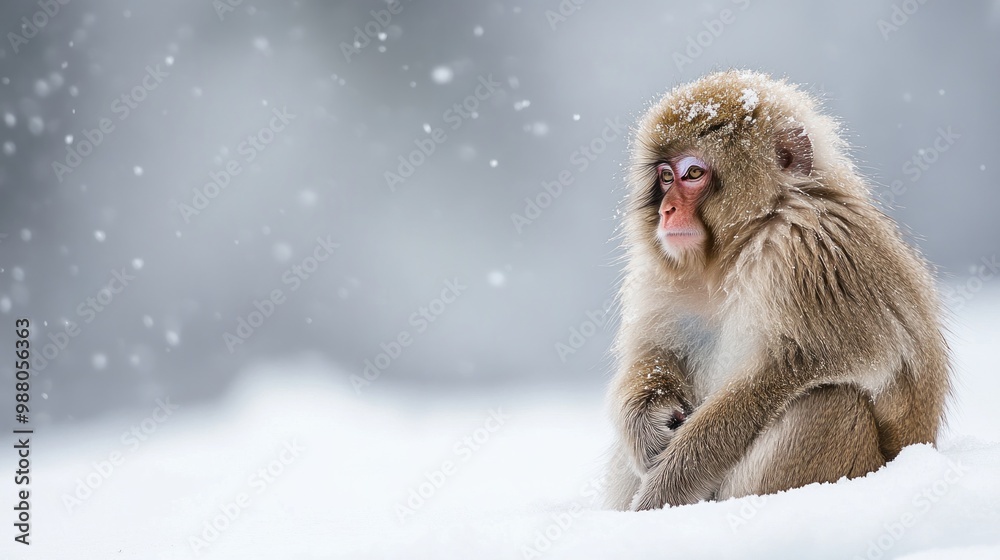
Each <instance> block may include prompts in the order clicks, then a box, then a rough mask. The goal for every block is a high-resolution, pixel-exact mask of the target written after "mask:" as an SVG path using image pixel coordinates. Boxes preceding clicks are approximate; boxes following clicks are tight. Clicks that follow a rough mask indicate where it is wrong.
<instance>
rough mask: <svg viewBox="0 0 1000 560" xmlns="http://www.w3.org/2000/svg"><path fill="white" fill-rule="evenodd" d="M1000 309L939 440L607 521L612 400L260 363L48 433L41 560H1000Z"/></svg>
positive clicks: (41, 491) (35, 535)
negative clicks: (415, 386)
mask: <svg viewBox="0 0 1000 560" xmlns="http://www.w3.org/2000/svg"><path fill="white" fill-rule="evenodd" d="M998 310H1000V294H997V293H991V292H986V291H984V292H980V293H978V294H975V299H974V300H972V301H971V302H970V305H967V306H965V308H964V309H961V310H959V311H958V312H956V316H955V319H954V320H953V321H952V324H951V325H950V329H949V330H950V333H951V334H950V337H951V345H952V348H953V349H954V351H955V356H956V373H957V376H958V383H957V385H956V388H955V398H954V401H953V403H952V414H951V417H950V422H949V427H948V428H947V430H946V431H945V433H944V434H943V437H942V441H941V443H940V445H939V448H938V449H934V448H932V447H930V446H914V447H910V448H906V449H904V451H903V452H902V453H901V454H900V456H899V457H898V458H897V459H896V460H895V461H893V462H891V463H890V464H889V465H887V466H886V467H885V468H883V469H881V470H879V471H878V472H875V473H872V474H869V475H868V476H866V477H863V478H860V479H855V480H851V481H848V480H842V481H839V482H837V483H834V484H814V485H810V486H807V487H804V488H800V489H796V490H792V491H789V492H785V493H781V494H777V495H773V496H766V497H748V498H743V499H739V500H729V501H725V502H717V503H701V504H696V505H693V506H686V507H679V508H669V509H665V510H659V511H651V512H642V513H628V512H612V511H603V510H602V509H601V508H600V501H599V492H598V491H599V489H600V488H601V487H602V485H603V481H602V479H601V472H602V468H603V462H604V459H605V451H606V449H607V445H608V442H609V441H610V438H611V433H610V429H609V426H608V425H607V422H606V421H605V416H604V414H603V409H602V395H601V394H600V391H598V390H596V388H593V387H591V388H580V389H577V390H569V391H567V390H566V389H565V388H561V389H556V388H553V389H538V388H534V389H531V390H530V391H529V390H525V389H523V388H510V389H505V390H490V391H479V392H475V393H447V392H446V393H441V392H429V391H420V392H408V391H402V390H399V389H395V388H392V387H390V386H388V385H389V382H388V381H384V380H381V379H380V380H377V381H376V382H374V383H373V384H372V386H371V387H368V388H367V389H366V391H365V392H364V393H363V394H362V395H357V394H355V393H354V392H353V390H352V389H351V387H350V384H349V383H348V382H347V378H346V376H345V375H344V374H343V373H342V372H341V373H337V372H336V371H331V370H332V368H331V366H329V365H324V364H318V363H314V362H293V363H280V364H277V363H272V364H261V365H259V366H258V367H256V368H254V369H252V370H251V371H248V372H247V375H246V376H245V377H244V378H243V380H242V381H241V382H240V383H239V385H238V386H237V387H235V388H234V389H233V390H232V391H231V392H230V393H229V395H228V396H227V397H226V399H225V400H224V401H223V402H221V403H184V402H176V401H174V400H172V399H167V400H166V402H163V401H161V402H160V403H157V402H154V401H152V400H150V404H149V406H148V408H147V409H144V410H139V411H135V412H133V413H131V414H128V415H116V416H110V417H107V418H104V419H103V420H101V421H97V422H91V423H87V424H84V425H80V426H76V427H61V428H60V429H58V430H54V431H52V432H51V433H47V434H44V435H41V434H39V436H38V437H37V439H35V440H33V442H34V445H35V447H34V448H33V450H32V453H33V458H34V462H33V464H32V468H33V469H34V473H35V476H34V478H33V486H32V496H33V501H32V508H33V512H34V517H33V531H32V539H33V541H34V544H33V545H32V552H33V556H32V557H35V558H83V559H89V558H95V559H96V558H158V559H166V558H241V559H242V558H291V559H296V558H406V559H421V558H427V559H448V558H456V559H467V558H476V559H491V558H552V559H557V558H573V559H579V558H638V557H677V558H765V557H766V558H907V559H919V560H929V559H944V558H948V559H953V558H984V559H985V558H991V559H993V558H1000V443H998V442H1000V407H997V406H995V399H996V395H997V394H998V390H1000V378H998V376H997V375H996V370H995V363H996V361H995V359H994V356H995V349H996V345H997V342H998V341H1000V324H998V322H997V321H996V316H997V311H998ZM147 326H148V325H147ZM430 395H434V396H433V397H432V396H430ZM162 405H165V406H163V407H162V408H161V406H162ZM175 406H176V409H175V408H174V407H175ZM135 434H139V435H141V436H142V437H141V438H139V437H136V436H135ZM113 460H114V462H113V463H112V461H113ZM88 484H89V486H88ZM91 487H93V488H91ZM74 492H79V494H77V496H78V499H79V500H80V501H79V503H77V504H74V505H72V507H71V508H69V509H71V511H70V510H69V509H68V508H67V505H66V504H67V500H69V498H68V497H70V496H72V495H73V493H74ZM88 493H89V494H88ZM227 515H228V517H227ZM230 518H231V519H230ZM213 522H214V523H215V524H216V526H217V527H219V528H220V530H216V529H212V528H210V524H211V523H213ZM197 539H201V540H197ZM192 543H194V544H192ZM194 546H197V547H200V548H199V551H198V552H199V553H198V554H196V553H195V551H194V549H193V547H194Z"/></svg>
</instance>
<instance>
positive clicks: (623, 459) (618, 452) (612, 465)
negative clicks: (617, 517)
mask: <svg viewBox="0 0 1000 560" xmlns="http://www.w3.org/2000/svg"><path fill="white" fill-rule="evenodd" d="M605 476H606V477H607V478H605V480H607V488H606V489H605V493H604V507H606V508H609V509H616V510H618V511H628V508H629V505H630V504H631V503H632V498H633V497H635V493H636V492H638V491H639V475H638V474H636V472H635V470H634V469H633V467H632V459H631V457H629V454H628V451H627V450H626V449H625V447H624V446H623V445H621V444H618V445H617V446H616V447H615V450H614V455H612V457H611V461H610V462H609V463H608V472H607V473H605Z"/></svg>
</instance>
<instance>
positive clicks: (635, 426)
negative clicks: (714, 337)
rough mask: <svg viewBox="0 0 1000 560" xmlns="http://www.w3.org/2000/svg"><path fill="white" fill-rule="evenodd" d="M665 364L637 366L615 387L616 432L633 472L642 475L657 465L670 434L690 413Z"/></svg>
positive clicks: (656, 361)
mask: <svg viewBox="0 0 1000 560" xmlns="http://www.w3.org/2000/svg"><path fill="white" fill-rule="evenodd" d="M668 366H669V364H668V363H667V361H666V360H663V359H659V358H650V359H645V360H642V361H639V362H637V363H636V364H635V365H633V366H632V367H631V368H629V370H628V371H627V372H625V373H624V376H623V377H624V379H620V380H619V383H618V387H617V392H616V394H617V399H618V403H617V404H618V410H617V417H618V418H617V420H618V428H619V431H620V436H621V438H622V442H623V443H624V446H625V449H627V450H628V452H629V455H630V458H631V460H632V466H633V469H634V470H635V471H636V472H637V473H639V474H642V473H645V472H647V471H648V470H649V469H650V468H652V467H653V466H654V465H655V464H656V463H657V458H658V456H659V455H660V454H661V453H662V452H663V451H664V450H665V449H666V448H667V445H668V444H669V443H670V440H671V439H672V438H673V437H674V432H675V431H676V430H677V428H679V427H680V426H681V425H682V424H683V423H684V421H685V420H686V419H687V417H688V415H689V414H690V413H691V405H690V404H688V402H687V400H686V399H685V398H684V396H683V395H682V394H681V389H680V382H679V378H678V377H677V376H676V375H675V374H673V371H672V368H669V367H668Z"/></svg>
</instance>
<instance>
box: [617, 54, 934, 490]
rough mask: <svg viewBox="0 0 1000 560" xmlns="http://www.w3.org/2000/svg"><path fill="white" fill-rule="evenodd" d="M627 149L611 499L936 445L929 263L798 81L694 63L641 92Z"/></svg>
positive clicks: (840, 467) (843, 467) (729, 486)
mask: <svg viewBox="0 0 1000 560" xmlns="http://www.w3.org/2000/svg"><path fill="white" fill-rule="evenodd" d="M631 150H632V154H631V159H632V161H631V169H630V172H629V178H628V193H627V195H626V198H625V202H624V204H625V205H626V206H625V211H624V218H623V224H622V236H623V239H624V248H625V257H626V263H627V264H626V267H625V274H624V279H623V283H622V287H621V292H620V304H621V314H622V317H621V326H620V330H619V332H618V335H617V339H616V342H615V346H614V348H615V355H616V357H617V359H618V362H619V369H618V371H617V373H616V375H615V378H614V380H613V381H612V384H611V387H610V402H611V407H612V412H613V418H614V424H615V429H616V432H617V436H618V437H617V443H616V448H615V450H614V456H613V459H612V465H611V467H612V468H611V476H612V484H611V486H610V491H609V496H608V498H609V506H611V507H614V508H617V509H623V510H624V509H632V510H646V509H653V508H660V507H664V506H666V505H673V506H677V505H682V504H690V503H694V502H697V501H699V500H711V499H725V498H729V497H739V496H745V495H750V494H767V493H774V492H777V491H780V490H787V489H790V488H796V487H799V486H803V485H806V484H809V483H812V482H829V481H835V480H838V479H840V478H841V477H845V476H846V477H848V478H852V477H857V476H862V475H864V474H866V473H869V472H871V471H874V470H876V469H878V468H879V467H881V466H882V465H884V464H885V463H886V461H890V460H892V459H893V458H894V457H895V456H896V455H897V454H898V453H899V451H900V449H901V448H902V447H904V446H906V445H910V444H915V443H934V441H935V438H936V436H937V431H938V426H939V424H940V423H941V420H942V414H943V409H944V400H945V396H946V394H947V392H948V389H949V381H948V377H949V364H948V360H949V356H948V348H947V345H946V342H945V340H944V337H943V334H942V330H941V324H940V311H939V303H938V300H937V295H936V290H935V285H934V281H933V278H932V275H931V273H930V271H929V269H928V265H927V263H926V262H925V261H924V260H923V259H922V258H921V257H920V255H919V254H918V253H917V252H916V251H915V250H914V249H911V248H910V247H909V246H907V245H906V243H905V242H904V241H903V240H902V237H901V235H900V233H899V231H898V229H897V227H896V225H895V224H894V223H893V222H892V220H890V219H889V218H888V217H887V216H886V215H884V214H882V213H881V212H880V211H879V210H878V209H877V208H876V206H874V205H873V203H872V201H871V197H870V196H869V192H868V187H867V184H866V182H865V179H864V178H863V177H861V176H860V175H859V174H858V172H857V170H856V169H855V167H854V165H853V164H852V162H851V160H850V158H849V156H848V154H847V146H846V144H845V142H844V141H843V140H842V139H841V137H840V135H839V132H838V126H837V124H836V122H835V121H834V120H833V119H831V118H830V117H828V116H825V115H823V114H822V113H820V112H819V109H818V103H817V101H816V100H815V99H814V98H813V97H811V96H810V95H808V94H807V93H805V92H804V91H802V90H800V89H798V88H797V87H795V86H793V85H790V84H788V83H786V82H784V81H776V80H774V79H771V78H770V77H768V76H766V75H762V74H757V73H752V72H747V71H728V72H721V73H717V74H713V75H709V76H707V77H704V78H702V79H699V80H697V81H695V82H693V83H690V84H687V85H684V86H679V87H677V88H675V89H673V90H672V91H670V92H669V93H667V95H666V96H665V97H663V99H662V100H660V101H659V102H657V103H655V104H653V105H652V107H651V108H650V109H649V111H648V113H647V114H646V115H645V117H644V118H643V119H642V121H641V122H640V124H639V125H638V129H637V131H636V133H635V138H634V139H633V142H632V146H631Z"/></svg>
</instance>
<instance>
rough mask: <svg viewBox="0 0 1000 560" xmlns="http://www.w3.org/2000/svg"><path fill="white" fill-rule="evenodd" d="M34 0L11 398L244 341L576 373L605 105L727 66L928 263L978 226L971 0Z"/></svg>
mask: <svg viewBox="0 0 1000 560" xmlns="http://www.w3.org/2000/svg"><path fill="white" fill-rule="evenodd" d="M57 6H58V11H57V13H55V14H54V15H51V16H50V15H48V14H45V17H42V16H37V14H38V13H40V12H41V13H43V14H44V11H43V9H42V8H41V7H40V5H39V4H37V3H35V2H17V3H13V2H8V3H4V4H3V5H2V6H0V32H2V33H3V41H0V117H2V122H0V321H2V322H3V324H4V326H3V328H2V329H0V348H4V349H13V340H14V335H13V329H12V326H13V322H14V319H15V318H18V317H27V318H29V319H30V320H31V323H32V340H33V343H34V344H33V349H34V351H35V354H36V359H41V360H43V361H41V362H35V363H33V366H34V370H35V371H34V372H35V374H36V375H35V377H34V381H33V385H32V391H33V395H32V398H33V402H34V403H35V405H36V407H38V408H36V409H35V410H34V411H33V412H34V415H33V420H34V421H35V422H37V423H39V424H45V423H58V422H67V421H75V420H81V419H85V418H88V417H93V416H95V415H98V414H102V413H105V412H108V411H113V410H117V409H122V408H125V407H142V408H148V407H149V405H150V403H153V402H154V399H156V398H158V397H163V396H170V397H171V398H172V399H173V400H174V401H178V402H184V403H192V402H195V403H197V402H203V403H206V404H208V405H211V403H212V402H214V399H217V398H219V397H220V396H221V395H223V394H225V390H226V388H227V387H228V386H230V385H231V384H232V383H233V381H234V380H235V379H236V377H237V376H238V375H239V373H240V372H241V371H244V370H246V369H247V368H249V367H252V366H253V365H254V364H259V363H262V362H266V363H288V364H294V363H299V362H301V361H308V362H319V363H323V364H327V365H329V366H330V368H331V370H333V371H339V372H342V374H338V375H339V377H338V379H337V380H336V381H337V382H338V383H342V384H343V385H344V387H345V388H349V389H350V388H351V387H352V386H353V385H352V380H351V375H356V376H363V374H364V370H365V368H366V361H371V363H372V364H376V363H378V364H388V365H386V367H384V368H382V369H383V370H384V371H381V373H380V374H379V376H378V377H377V379H374V380H372V381H371V384H370V385H364V386H363V387H362V388H361V391H362V392H364V393H377V392H391V391H396V390H399V389H407V390H409V391H420V390H430V391H442V390H460V391H486V390H492V389H493V388H497V387H511V386H518V387H529V388H530V387H532V386H537V385H542V384H544V385H549V386H557V387H559V386H564V387H567V388H570V387H572V388H580V387H592V388H593V389H594V390H595V391H598V390H599V389H600V387H601V386H602V385H603V383H604V382H605V380H606V379H607V376H608V375H609V373H610V369H609V368H610V360H609V358H608V357H607V349H608V346H609V344H610V341H611V336H612V334H613V330H614V321H613V319H611V317H610V316H608V317H605V316H604V315H603V311H602V309H603V308H604V306H605V305H606V302H607V301H608V300H609V299H610V298H612V297H613V295H614V292H615V285H616V281H617V278H618V274H619V264H618V263H617V262H616V257H617V256H618V255H619V250H618V248H617V245H616V242H615V241H614V239H613V237H614V230H615V225H616V217H615V212H616V208H617V206H618V204H619V201H620V199H621V197H622V195H623V190H622V187H623V183H624V178H623V170H624V165H625V164H626V163H627V138H628V131H627V130H628V128H629V127H631V125H632V123H634V122H635V120H636V119H637V118H638V116H639V115H641V114H642V112H643V110H644V108H645V107H646V106H647V104H648V103H649V102H650V101H652V100H654V99H656V98H657V97H658V96H660V95H662V94H663V93H664V92H665V91H666V90H667V89H669V88H670V87H672V86H674V85H676V84H679V83H682V82H686V81H689V80H692V79H695V78H697V77H698V76H700V75H702V74H704V73H706V72H710V71H714V70H721V69H727V68H730V67H741V68H748V69H753V70H761V71H765V72H770V73H773V74H775V75H777V76H784V77H787V78H788V79H789V80H791V81H793V82H796V83H801V84H804V87H805V88H806V89H808V90H809V91H812V92H814V93H815V94H817V95H819V96H820V97H821V98H822V99H823V100H824V104H825V106H826V108H827V111H828V112H830V113H831V114H833V115H835V116H837V117H838V118H840V119H841V120H842V122H843V124H844V126H845V129H846V131H847V135H848V139H849V141H850V142H851V144H852V146H853V147H854V155H855V157H856V159H857V161H858V163H859V166H860V168H861V170H862V171H863V173H865V174H866V176H868V177H869V178H870V179H871V180H872V182H873V189H874V191H875V192H876V193H877V194H878V196H879V198H880V199H881V200H882V201H883V203H884V205H885V207H886V210H887V212H888V213H889V214H891V215H892V216H893V217H895V218H896V219H897V220H898V221H899V222H900V223H901V225H903V227H904V228H905V230H906V231H907V232H908V234H909V236H910V238H911V240H912V241H913V243H915V244H916V245H918V246H919V247H920V248H921V250H922V251H923V252H924V254H925V255H926V256H927V258H928V259H929V260H930V261H932V262H933V263H934V264H935V265H936V266H937V267H938V269H939V277H940V279H941V282H942V284H943V285H960V286H966V287H967V288H968V287H970V286H971V287H975V286H976V285H977V284H975V282H971V283H970V280H971V279H979V284H978V285H979V286H980V287H981V286H983V285H985V284H987V283H988V281H989V280H988V279H986V278H985V276H983V275H982V272H983V270H984V269H983V268H982V266H983V265H984V261H983V259H986V260H987V261H989V259H990V258H995V256H996V253H997V251H998V249H1000V220H998V219H997V203H998V202H1000V193H998V190H997V188H996V180H995V179H994V176H993V173H994V172H995V171H996V153H997V149H998V147H1000V146H998V135H997V130H998V129H1000V112H998V111H997V110H996V100H997V99H998V97H1000V73H998V72H997V70H998V69H1000V64H998V63H1000V33H998V29H1000V2H996V1H978V2H962V3H950V4H948V3H945V2H927V3H925V4H919V3H917V2H915V1H908V2H903V1H899V2H891V1H887V0H883V1H878V2H871V1H862V0H852V1H847V2H810V3H795V4H792V3H786V2H782V3H776V2H764V1H748V0H739V1H729V0H726V1H715V2H711V1H705V2H697V3H682V2H656V1H652V0H650V1H628V2H599V1H596V0H590V1H587V2H583V1H581V0H577V2H572V1H570V0H563V1H562V2H557V1H555V0H550V1H540V2H521V3H517V2H461V1H457V0H455V1H441V2H433V3H432V2H419V1H407V0H403V2H402V3H400V4H398V5H392V10H393V12H395V13H390V12H389V8H390V5H388V4H386V3H385V2H380V1H369V2H318V1H316V2H307V1H300V2H262V1H251V0H244V1H242V2H240V1H239V0H229V2H228V3H227V2H224V1H222V0H220V1H219V2H210V1H208V0H205V1H175V2H141V1H123V0H116V1H103V2H86V1H84V0H75V1H69V2H68V3H67V4H66V5H62V4H57ZM903 8H906V11H904V9H903ZM914 9H915V11H914ZM726 10H728V12H727V11H726ZM373 11H374V12H375V13H374V14H373ZM907 11H909V12H912V13H907ZM387 15H388V16H390V17H386V16H387ZM22 18H26V20H27V21H29V22H30V21H32V20H33V19H34V21H36V23H35V24H34V25H35V26H36V29H35V32H34V33H32V32H31V26H24V25H23V24H24V21H22ZM41 21H44V22H45V23H44V25H38V24H37V22H41ZM359 30H360V34H359ZM11 34H17V35H18V37H20V39H12V38H11ZM29 35H30V37H29ZM369 35H371V36H369ZM699 42H700V43H699ZM487 85H489V87H487ZM477 95H478V97H477ZM123 96H124V97H123ZM456 104H458V105H459V108H458V109H456V108H455V105H456ZM470 108H471V109H470ZM102 123H103V124H102ZM609 123H610V124H609ZM102 126H104V129H105V130H104V131H102ZM94 139H99V141H95V140H94ZM86 142H89V143H90V144H92V149H91V150H87V149H86V145H85V144H86ZM935 143H937V146H935ZM429 145H430V146H433V148H434V150H433V153H430V154H429V155H426V154H424V153H422V152H418V153H417V154H416V155H414V151H415V150H419V149H420V146H423V147H424V148H425V149H424V151H425V152H426V151H429V150H428V149H427V146H429ZM941 148H947V149H946V150H943V149H941ZM74 154H75V155H74ZM77 156H79V157H77ZM401 156H402V157H403V158H404V159H409V162H408V163H409V164H410V168H408V167H407V166H406V164H401V163H400V157H401ZM914 158H917V160H916V161H917V162H920V163H919V164H918V163H916V162H915V161H914ZM931 160H933V161H931ZM418 161H419V162H420V163H416V162H418ZM54 164H56V165H54ZM60 166H65V167H60ZM232 169H239V171H238V172H236V173H233V172H231V171H229V170H232ZM387 173H392V174H396V175H399V177H398V179H400V180H397V178H394V177H392V176H388V177H387ZM227 175H228V178H226V176H227ZM404 175H406V176H405V177H404ZM560 177H562V179H560ZM560 180H563V182H564V185H563V187H562V189H561V192H560V194H559V195H558V196H556V197H554V198H551V197H550V198H549V199H546V198H545V197H544V196H541V198H539V197H540V193H544V192H545V190H544V189H543V183H547V184H549V185H550V189H551V188H552V183H553V182H558V181H560ZM223 182H224V183H225V188H220V189H217V190H212V188H213V187H207V185H208V184H210V183H215V184H216V185H221V183H223ZM555 192H559V191H555ZM209 193H215V194H214V196H209ZM199 196H202V197H203V198H199ZM526 198H527V199H529V200H532V201H539V202H541V201H544V200H548V202H549V203H548V204H546V207H545V208H543V209H540V210H539V211H537V212H534V213H533V212H532V211H531V210H529V209H526V206H527V205H528V203H527V202H526ZM515 214H516V215H518V216H519V217H520V218H523V219H519V218H518V217H517V216H515V217H512V215H515ZM525 220H527V221H528V222H530V223H525ZM318 239H322V240H324V241H325V242H326V243H327V244H333V245H335V249H333V250H332V253H329V257H328V258H325V256H326V255H327V252H326V249H322V248H321V246H322V245H323V244H322V243H320V242H319V241H317V240H318ZM314 255H315V256H319V255H322V256H324V260H319V259H317V260H315V261H310V260H309V259H310V257H312V258H315V256H314ZM990 262H992V261H990ZM313 265H316V266H313ZM297 271H298V272H297ZM307 271H308V272H307ZM116 276H120V277H123V278H124V279H125V281H126V282H127V285H124V286H122V280H120V279H117V278H116ZM293 278H297V279H298V281H297V282H296V281H295V280H293ZM113 280H114V281H113ZM109 283H111V289H110V290H105V287H106V286H108V285H109ZM293 286H294V287H295V288H294V289H293ZM456 286H459V288H456ZM119 288H120V289H119ZM977 289H978V288H977ZM983 289H986V288H983ZM276 290H278V291H279V294H280V297H278V298H277V300H276V301H280V302H279V303H273V302H272V303H273V305H272V306H271V307H270V309H271V311H270V313H269V316H268V317H266V318H264V320H263V321H262V322H261V323H260V324H259V326H257V327H253V328H252V332H250V334H249V336H247V337H245V338H244V337H242V336H240V334H239V333H238V329H239V327H240V326H241V321H247V322H248V324H249V323H250V322H251V320H250V317H251V315H252V314H253V313H254V312H255V310H257V309H258V308H261V309H267V308H268V304H266V303H263V302H264V301H266V300H269V299H270V298H271V297H272V295H273V293H274V292H275V291H276ZM443 291H444V292H445V293H444V294H443ZM952 299H954V298H952ZM959 301H960V303H962V304H963V305H975V303H976V302H975V300H973V299H970V298H965V297H964V296H962V298H961V299H960V300H959ZM90 302H94V304H91V303H90ZM102 302H103V303H102ZM422 310H423V312H422ZM595 317H596V318H599V319H595ZM432 319H433V320H432ZM605 319H607V320H606V321H605ZM67 321H70V322H72V323H73V324H74V325H75V326H76V328H75V329H74V328H72V327H67ZM588 323H590V326H588ZM596 323H605V324H603V325H596ZM595 325H596V327H597V328H593V327H594V326H595ZM68 329H70V330H71V331H72V333H75V334H67V333H68V332H69V331H68ZM573 329H576V330H577V332H579V333H581V334H579V335H574V334H573ZM242 332H243V334H246V332H248V331H247V330H246V329H245V328H244V329H243V331H242ZM227 333H228V335H229V337H228V338H227ZM588 333H589V334H588ZM233 336H236V338H237V339H238V340H239V341H240V342H233V338H231V337H233ZM401 337H402V338H401ZM574 337H576V338H575V339H574ZM401 340H402V341H409V342H408V345H405V346H403V345H400V346H399V348H398V350H399V351H398V352H395V351H394V348H395V347H394V346H393V345H394V344H395V343H397V342H398V341H401ZM580 341H582V345H579V344H576V343H577V342H580ZM560 345H563V346H560ZM577 345H578V346H579V348H575V347H574V346H577ZM47 346H48V347H49V349H48V350H45V348H46V347H47ZM567 349H569V350H570V351H567ZM8 351H12V350H8ZM45 352H47V354H46V353H45ZM383 352H385V353H386V357H385V358H381V359H380V358H379V354H380V353H383ZM389 354H398V355H394V356H389ZM39 356H40V358H39ZM387 360H388V361H387ZM11 366H12V364H11V361H10V360H4V361H3V362H2V365H0V372H2V373H3V377H4V379H7V380H10V379H11V376H10V375H9V374H12V373H13V370H12V369H11ZM289 367H291V366H289ZM377 367H381V366H377ZM277 370H278V371H280V370H281V368H277ZM362 379H363V377H362ZM356 382H357V378H356V379H355V383H356ZM11 391H12V390H11V387H10V384H9V383H4V384H3V386H2V389H0V394H2V395H9V394H10V393H11ZM2 400H3V401H4V402H7V401H8V400H9V399H8V398H7V397H6V396H5V397H4V398H3V399H2Z"/></svg>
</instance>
